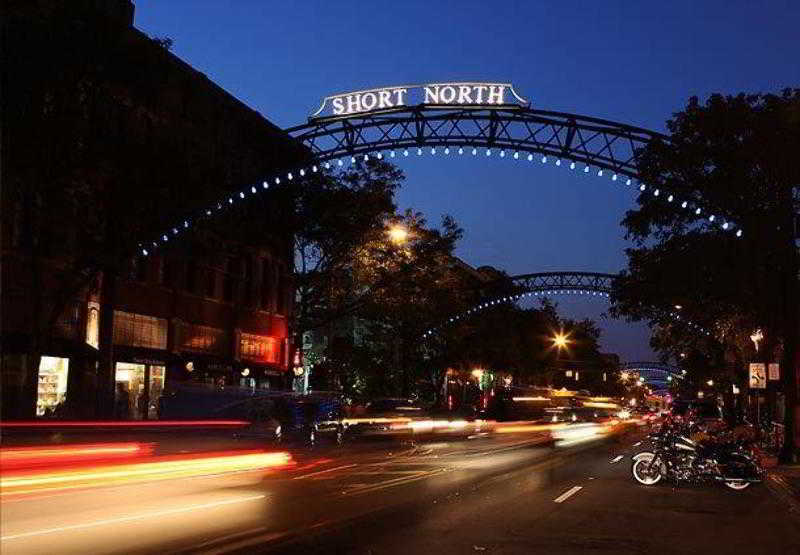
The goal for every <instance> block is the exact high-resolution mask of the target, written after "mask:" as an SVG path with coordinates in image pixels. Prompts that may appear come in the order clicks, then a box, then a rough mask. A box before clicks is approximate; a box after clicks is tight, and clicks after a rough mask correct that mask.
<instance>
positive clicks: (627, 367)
mask: <svg viewBox="0 0 800 555" xmlns="http://www.w3.org/2000/svg"><path fill="white" fill-rule="evenodd" d="M620 370H622V371H624V372H636V373H638V374H639V375H640V376H643V377H644V378H645V380H647V382H648V383H651V384H654V385H656V386H659V387H660V388H662V389H663V388H666V387H667V384H668V383H669V381H670V379H674V378H677V379H683V371H682V370H681V369H680V368H678V367H676V366H671V365H669V364H663V363H660V362H626V363H624V364H621V365H620Z"/></svg>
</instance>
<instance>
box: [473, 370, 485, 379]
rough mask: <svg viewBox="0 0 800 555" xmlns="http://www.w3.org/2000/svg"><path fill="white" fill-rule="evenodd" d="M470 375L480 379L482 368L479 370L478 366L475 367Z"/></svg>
mask: <svg viewBox="0 0 800 555" xmlns="http://www.w3.org/2000/svg"><path fill="white" fill-rule="evenodd" d="M472 377H473V378H477V379H478V380H480V379H481V378H483V370H481V369H480V368H476V369H475V370H473V371H472Z"/></svg>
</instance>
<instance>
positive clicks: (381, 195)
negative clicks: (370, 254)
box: [286, 159, 404, 344]
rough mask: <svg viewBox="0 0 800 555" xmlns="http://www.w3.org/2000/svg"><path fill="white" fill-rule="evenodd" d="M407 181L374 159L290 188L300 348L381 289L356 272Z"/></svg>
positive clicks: (296, 341) (313, 177)
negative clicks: (362, 280)
mask: <svg viewBox="0 0 800 555" xmlns="http://www.w3.org/2000/svg"><path fill="white" fill-rule="evenodd" d="M403 179H404V177H403V174H402V172H401V171H400V170H398V169H397V168H396V167H395V166H392V165H391V164H389V163H387V162H382V161H378V160H375V159H372V160H370V161H368V162H358V163H357V164H356V165H354V166H353V167H351V168H349V169H348V170H345V171H342V172H339V173H338V174H336V173H332V172H327V173H321V174H319V175H316V176H311V177H309V178H308V179H306V180H305V181H304V182H303V183H300V184H298V185H297V186H296V187H294V188H291V189H286V193H287V194H288V195H289V196H290V198H289V199H288V203H289V205H291V206H293V207H294V211H293V213H292V214H290V215H289V216H288V222H287V224H288V225H289V226H290V228H291V229H292V230H294V252H295V256H294V263H295V270H294V276H295V290H296V298H297V302H296V304H295V314H294V330H293V331H294V335H295V344H301V343H302V336H303V334H304V333H305V332H307V331H309V330H312V329H318V328H322V327H323V326H326V325H329V324H331V323H332V322H335V321H336V320H337V319H339V318H342V317H344V316H346V315H348V314H351V313H352V312H353V311H354V310H355V309H356V307H357V306H356V302H355V299H356V298H357V297H358V296H360V295H363V294H364V290H365V288H369V287H371V286H374V285H375V284H374V283H372V284H366V283H359V282H357V280H356V279H355V276H354V275H353V271H352V270H353V268H354V266H355V265H357V263H358V260H357V259H358V257H359V253H360V251H361V250H362V249H363V248H364V245H365V244H366V243H367V242H368V241H369V240H371V239H372V238H373V237H375V236H380V235H383V234H384V232H385V229H386V221H387V220H388V219H389V218H390V217H392V216H393V214H394V212H395V205H394V193H395V191H396V189H397V188H398V187H399V185H400V183H401V182H402V181H403Z"/></svg>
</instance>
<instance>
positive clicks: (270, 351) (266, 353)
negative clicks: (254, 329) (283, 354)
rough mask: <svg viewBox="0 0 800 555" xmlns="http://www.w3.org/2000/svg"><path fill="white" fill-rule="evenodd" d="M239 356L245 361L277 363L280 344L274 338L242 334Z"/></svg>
mask: <svg viewBox="0 0 800 555" xmlns="http://www.w3.org/2000/svg"><path fill="white" fill-rule="evenodd" d="M239 354H240V356H241V357H242V358H243V359H247V360H252V361H256V362H271V363H277V362H278V359H279V358H280V344H279V343H278V340H277V339H275V338H274V337H269V336H266V335H254V334H251V333H243V334H242V336H241V340H240V343H239Z"/></svg>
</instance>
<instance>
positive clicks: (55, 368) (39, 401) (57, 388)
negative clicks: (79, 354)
mask: <svg viewBox="0 0 800 555" xmlns="http://www.w3.org/2000/svg"><path fill="white" fill-rule="evenodd" d="M68 371H69V359H66V358H59V357H42V360H41V362H40V363H39V384H38V395H37V398H36V416H46V415H47V414H48V413H51V412H53V411H55V410H56V407H58V405H60V404H61V403H63V402H64V401H65V400H66V398H67V372H68Z"/></svg>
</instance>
